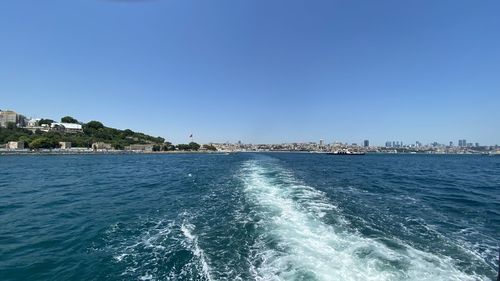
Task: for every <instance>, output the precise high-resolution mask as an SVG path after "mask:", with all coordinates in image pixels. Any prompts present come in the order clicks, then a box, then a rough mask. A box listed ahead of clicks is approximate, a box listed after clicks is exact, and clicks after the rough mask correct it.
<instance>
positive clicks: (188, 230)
mask: <svg viewBox="0 0 500 281" xmlns="http://www.w3.org/2000/svg"><path fill="white" fill-rule="evenodd" d="M186 216H187V215H186V214H185V213H182V214H180V218H179V219H178V220H156V221H155V220H154V219H147V220H141V221H138V222H137V224H133V225H127V224H123V223H117V224H114V225H112V226H110V228H109V229H108V231H106V235H107V237H108V238H107V240H108V241H107V243H108V247H107V248H108V250H109V251H111V253H112V255H113V260H114V262H115V263H117V264H119V265H122V266H124V269H123V272H122V273H121V276H123V277H126V276H128V277H132V278H133V279H136V280H208V281H210V280H213V279H212V277H211V274H210V272H211V269H210V267H209V262H208V258H207V257H206V255H205V253H204V251H203V249H202V248H201V247H200V245H199V241H198V236H197V235H195V234H194V230H195V226H194V225H193V224H191V223H189V221H188V219H187V218H185V217H186Z"/></svg>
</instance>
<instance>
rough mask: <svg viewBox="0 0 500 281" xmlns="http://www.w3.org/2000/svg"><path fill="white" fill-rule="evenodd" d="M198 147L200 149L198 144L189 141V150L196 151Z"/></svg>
mask: <svg viewBox="0 0 500 281" xmlns="http://www.w3.org/2000/svg"><path fill="white" fill-rule="evenodd" d="M198 149H200V145H199V144H197V143H195V142H190V143H189V150H194V151H197V150H198Z"/></svg>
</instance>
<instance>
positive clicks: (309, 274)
mask: <svg viewBox="0 0 500 281" xmlns="http://www.w3.org/2000/svg"><path fill="white" fill-rule="evenodd" d="M241 177H242V179H243V181H244V191H245V196H246V197H247V199H248V201H249V202H250V203H251V204H253V205H254V206H253V207H254V211H255V214H254V215H255V216H257V217H259V221H258V223H257V225H258V230H259V232H260V236H259V238H258V239H257V242H256V243H255V245H253V254H252V256H251V258H250V261H249V263H250V264H251V269H250V271H251V273H252V275H253V276H254V278H255V279H256V280H371V281H376V280H377V281H378V280H419V281H422V280H432V281H439V280H457V281H458V280H460V281H465V280H489V279H488V278H486V277H484V276H477V275H469V274H467V273H465V272H462V271H460V270H459V269H458V268H457V267H456V266H455V265H454V263H453V260H452V259H451V258H449V257H446V256H438V255H436V254H432V253H428V252H423V251H421V250H418V249H415V248H413V247H411V246H410V245H406V244H402V247H401V249H392V248H389V247H388V246H386V245H385V244H383V243H382V242H380V241H377V240H375V239H372V238H367V237H363V236H362V235H360V234H359V233H356V232H352V231H349V230H348V228H346V227H345V224H346V222H345V221H344V220H343V219H342V218H341V216H340V215H338V213H337V215H338V216H339V218H338V221H337V222H336V223H335V224H333V225H332V224H327V223H326V222H324V221H323V220H322V217H323V216H324V215H325V214H327V213H332V212H333V211H334V210H336V207H335V206H334V205H333V204H331V203H330V202H329V201H328V199H327V197H326V196H325V195H324V194H323V193H322V192H320V191H318V190H316V189H314V188H312V187H310V186H307V185H304V184H301V183H300V182H299V181H297V180H296V179H295V178H294V177H293V174H291V173H290V172H288V171H286V170H284V169H282V168H281V167H279V166H278V165H277V164H276V163H261V162H259V160H251V161H248V162H246V163H245V164H244V166H243V168H242V170H241ZM398 243H399V244H401V243H402V242H401V241H398Z"/></svg>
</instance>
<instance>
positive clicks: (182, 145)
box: [176, 143, 191, 150]
mask: <svg viewBox="0 0 500 281" xmlns="http://www.w3.org/2000/svg"><path fill="white" fill-rule="evenodd" d="M176 147H177V149H179V150H190V149H191V147H190V146H189V144H185V143H180V144H178V145H177V146H176Z"/></svg>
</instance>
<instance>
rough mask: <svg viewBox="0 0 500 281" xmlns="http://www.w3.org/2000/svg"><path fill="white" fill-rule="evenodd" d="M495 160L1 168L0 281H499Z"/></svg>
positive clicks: (241, 160)
mask: <svg viewBox="0 0 500 281" xmlns="http://www.w3.org/2000/svg"><path fill="white" fill-rule="evenodd" d="M499 244H500V157H488V156H473V155H462V156H460V155H365V156H331V155H325V154H312V153H267V154H265V153H237V154H230V155H224V154H162V155H82V156H68V155H60V156H41V155H38V156H2V157H0V280H2V281H8V280H363V281H366V280H419V281H422V280H432V281H437V280H460V281H464V280H494V279H496V271H497V260H498V248H499Z"/></svg>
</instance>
